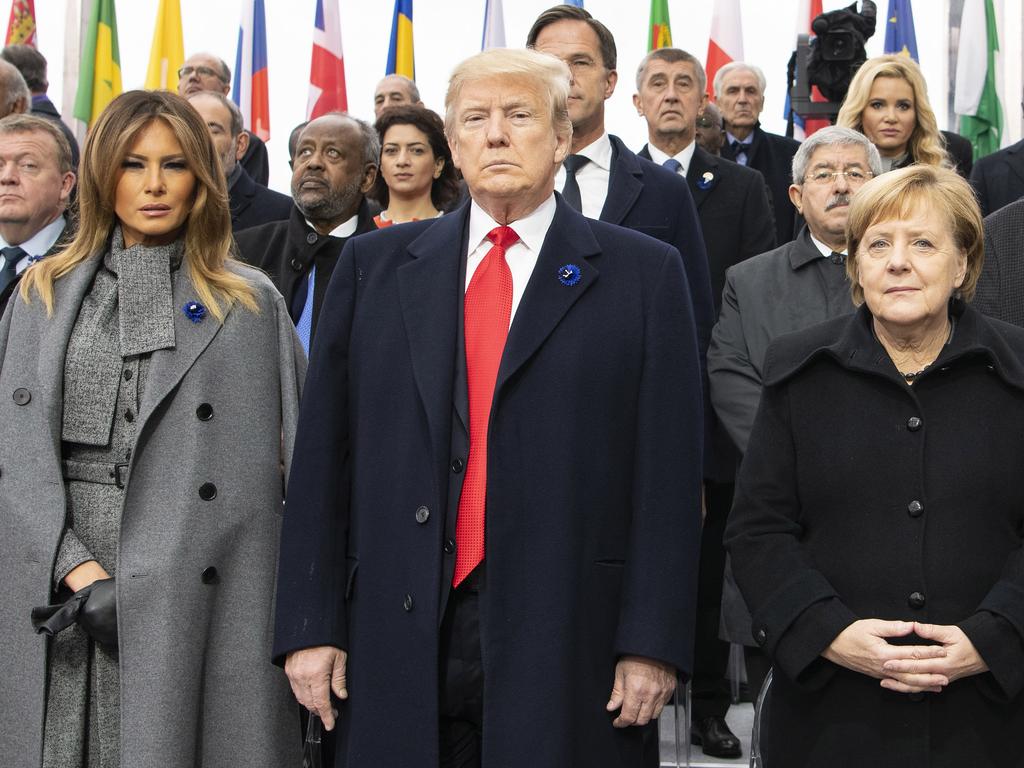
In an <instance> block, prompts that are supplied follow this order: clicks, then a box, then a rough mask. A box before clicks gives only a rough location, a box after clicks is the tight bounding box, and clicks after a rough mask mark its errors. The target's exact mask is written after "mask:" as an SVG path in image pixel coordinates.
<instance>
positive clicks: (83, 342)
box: [0, 91, 305, 768]
mask: <svg viewBox="0 0 1024 768" xmlns="http://www.w3.org/2000/svg"><path fill="white" fill-rule="evenodd" d="M79 201H80V206H81V218H80V224H79V229H78V234H77V236H76V238H75V239H74V241H73V242H72V243H71V244H70V245H69V247H68V249H67V250H66V251H64V252H63V253H61V254H59V255H56V256H51V257H49V258H47V259H45V260H43V261H41V262H39V263H38V264H36V265H35V266H33V267H31V268H30V269H29V270H28V271H27V273H26V274H25V277H24V279H23V280H22V284H21V288H20V292H19V294H18V295H17V296H15V297H14V299H12V301H11V303H10V305H9V306H8V308H7V311H6V312H5V313H4V315H3V320H2V322H0V541H2V542H3V554H2V555H0V583H2V584H3V585H4V589H3V590H2V591H0V638H2V641H3V649H4V653H3V654H0V680H3V681H4V685H3V686H2V687H0V712H3V718H0V765H3V766H5V768H40V766H43V768H51V767H52V768H56V767H57V766H60V768H71V767H74V768H77V767H78V766H88V768H117V766H125V767H126V768H127V767H128V766H132V767H135V766H139V767H142V766H160V768H186V767H189V768H191V766H197V765H202V766H205V767H206V768H210V767H214V766H229V765H231V766H235V765H245V766H256V767H261V766H265V768H280V767H281V766H287V765H297V763H298V760H299V749H300V744H299V738H298V737H299V732H298V716H297V713H296V709H295V707H294V703H293V702H292V701H291V695H290V693H289V690H288V685H287V682H286V680H285V678H284V675H283V674H282V673H281V672H280V671H279V670H278V669H276V668H275V667H273V666H272V665H271V664H270V661H269V657H270V628H271V621H272V616H273V611H272V605H271V603H272V595H273V585H274V573H275V563H276V557H277V544H278V529H279V525H280V520H281V515H282V512H283V508H282V503H283V501H282V488H283V480H284V474H285V473H286V472H287V469H288V464H289V461H290V458H291V445H292V438H293V434H294V428H295V419H296V412H297V402H298V397H299V389H300V382H301V379H302V375H303V372H304V368H305V361H304V358H303V355H302V352H301V348H300V347H299V346H298V340H297V337H296V336H295V332H294V330H293V328H292V324H291V321H290V319H289V317H288V313H287V311H286V308H285V306H284V303H283V300H282V299H281V297H280V295H279V294H278V293H277V292H276V290H275V289H274V287H273V286H272V284H271V283H270V281H269V280H268V279H267V278H266V277H265V276H264V275H263V274H261V273H259V272H257V271H254V270H252V269H249V268H247V267H245V266H243V265H241V264H239V263H238V262H236V261H234V260H233V259H232V258H231V257H230V252H231V249H232V240H231V228H230V227H231V224H230V217H229V213H228V200H227V193H226V189H225V183H224V175H223V173H222V172H221V170H220V166H219V161H218V159H217V156H216V154H215V151H214V147H213V144H212V142H211V140H210V138H209V135H208V133H207V130H206V126H205V125H204V124H203V122H202V120H201V119H200V118H199V116H198V114H197V113H195V111H194V110H193V109H192V108H191V107H190V106H189V105H188V103H187V102H185V101H184V100H182V99H180V98H179V97H177V96H176V95H173V94H170V93H167V92H153V93H149V92H143V91H134V92H130V93H126V94H124V95H123V96H121V97H119V98H118V99H116V100H114V102H112V103H111V105H110V106H109V107H108V108H107V109H106V110H105V111H104V113H103V114H102V115H101V116H100V118H99V120H98V121H97V123H96V124H95V126H94V127H93V128H92V130H91V132H90V134H89V139H88V141H87V143H86V147H85V152H84V153H83V157H82V168H81V177H80V179H79ZM37 632H38V634H37Z"/></svg>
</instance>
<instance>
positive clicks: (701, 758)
mask: <svg viewBox="0 0 1024 768" xmlns="http://www.w3.org/2000/svg"><path fill="white" fill-rule="evenodd" d="M726 721H727V722H728V723H729V727H730V728H732V732H733V733H735V734H736V735H737V736H739V737H740V741H741V742H742V743H743V757H741V758H739V759H737V760H722V759H720V758H717V757H708V756H707V755H705V754H704V753H703V752H702V751H701V748H700V747H697V746H694V747H691V748H690V762H686V745H685V744H682V743H681V744H680V745H679V746H680V750H679V755H678V762H677V756H676V744H675V719H674V712H673V709H672V707H671V706H670V707H666V708H665V711H664V712H662V714H661V722H660V724H659V728H660V735H661V764H662V766H676V765H679V766H692V768H705V767H707V766H722V765H749V764H750V731H751V728H752V727H753V723H754V707H753V705H751V704H737V705H734V706H732V707H730V708H729V714H728V716H727V717H726ZM681 726H682V719H680V729H679V733H680V739H683V736H682V734H683V729H682V727H681Z"/></svg>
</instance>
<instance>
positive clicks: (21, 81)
mask: <svg viewBox="0 0 1024 768" xmlns="http://www.w3.org/2000/svg"><path fill="white" fill-rule="evenodd" d="M0 91H2V95H3V102H2V103H0V112H2V113H3V115H4V116H6V115H9V114H11V113H12V112H13V111H14V108H15V107H16V106H17V104H18V100H19V99H21V100H22V101H23V103H24V105H25V109H26V110H27V109H28V108H29V106H30V105H31V104H32V92H31V91H30V90H29V89H28V84H27V83H26V82H25V78H24V77H22V76H21V72H19V71H18V68H17V67H15V66H14V65H13V64H11V63H10V62H9V61H5V60H3V59H0Z"/></svg>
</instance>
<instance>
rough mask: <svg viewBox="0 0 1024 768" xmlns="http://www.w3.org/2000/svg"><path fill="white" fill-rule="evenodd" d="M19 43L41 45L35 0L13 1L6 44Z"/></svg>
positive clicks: (35, 46) (36, 46)
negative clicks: (37, 27) (37, 32)
mask: <svg viewBox="0 0 1024 768" xmlns="http://www.w3.org/2000/svg"><path fill="white" fill-rule="evenodd" d="M18 43H21V44H22V45H31V46H32V47H33V48H38V47H39V37H38V35H37V34H36V6H35V2H34V0H14V2H13V3H11V17H10V19H9V20H8V21H7V41H6V42H5V43H4V45H15V44H18Z"/></svg>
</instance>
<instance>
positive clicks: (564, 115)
mask: <svg viewBox="0 0 1024 768" xmlns="http://www.w3.org/2000/svg"><path fill="white" fill-rule="evenodd" d="M510 78H511V79H516V78H518V79H521V80H527V81H532V82H534V83H535V84H536V87H537V90H538V91H539V92H540V94H541V96H542V97H543V98H544V99H545V100H546V101H547V102H548V103H549V104H550V105H551V125H552V126H553V127H554V129H555V133H556V134H557V135H559V136H568V137H570V138H571V137H572V121H571V120H570V119H569V67H567V66H566V65H565V64H564V63H563V62H562V61H560V60H559V59H556V58H555V57H554V56H550V55H548V54H546V53H540V52H538V51H535V50H533V49H531V48H523V49H518V48H489V49H488V50H486V51H482V52H480V53H478V54H476V55H475V56H470V57H469V58H468V59H466V60H465V61H463V62H462V63H461V64H459V65H458V66H457V67H455V70H454V71H453V72H452V76H451V78H450V79H449V80H448V93H447V95H446V96H445V98H444V110H445V111H444V131H445V134H446V135H447V136H448V141H449V143H451V142H452V141H453V140H454V138H455V119H456V114H455V110H456V107H457V106H458V102H459V97H460V96H461V95H462V89H463V88H464V87H465V86H466V84H467V83H472V82H476V81H478V80H497V81H501V80H508V79H510Z"/></svg>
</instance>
